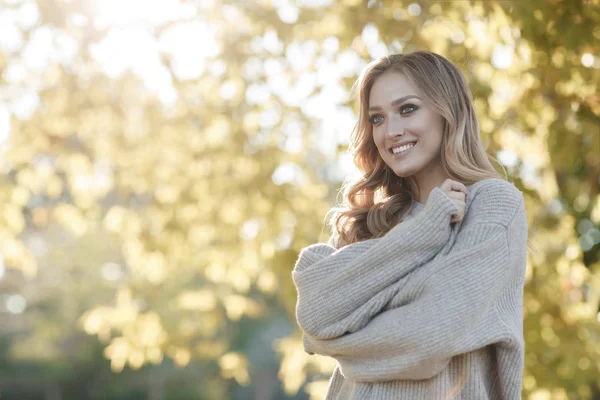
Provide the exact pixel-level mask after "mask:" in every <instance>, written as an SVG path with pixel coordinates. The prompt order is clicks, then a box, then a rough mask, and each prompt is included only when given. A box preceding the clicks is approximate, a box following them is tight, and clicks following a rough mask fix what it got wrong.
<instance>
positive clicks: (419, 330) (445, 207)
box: [292, 179, 528, 400]
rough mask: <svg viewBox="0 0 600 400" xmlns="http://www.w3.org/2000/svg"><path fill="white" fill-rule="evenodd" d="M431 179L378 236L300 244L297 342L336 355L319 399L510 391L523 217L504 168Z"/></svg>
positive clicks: (515, 369)
mask: <svg viewBox="0 0 600 400" xmlns="http://www.w3.org/2000/svg"><path fill="white" fill-rule="evenodd" d="M468 189H469V194H468V196H467V200H466V209H465V217H464V219H463V221H461V222H457V223H450V218H451V215H452V214H453V213H455V212H456V211H457V210H456V208H455V205H454V203H453V202H452V201H451V200H450V199H449V198H448V197H447V196H446V195H445V194H444V192H443V191H442V190H441V189H440V188H438V187H436V188H434V189H433V190H432V191H431V193H430V195H429V198H428V199H427V202H426V204H424V205H423V204H420V203H416V204H415V205H414V207H413V208H412V210H411V212H410V214H409V215H408V216H407V217H406V218H405V219H404V221H403V222H402V223H400V224H398V225H396V226H395V227H394V228H393V229H391V230H390V231H389V232H388V233H387V234H386V235H385V236H383V237H381V238H374V239H369V240H365V241H362V242H358V243H353V244H350V245H348V246H344V247H342V248H340V249H335V248H334V247H332V246H330V245H328V244H323V243H318V244H313V245H310V246H308V247H306V248H304V249H303V250H302V251H301V252H300V255H299V257H298V260H297V262H296V265H295V267H294V270H293V272H292V278H293V280H294V283H295V285H296V288H297V290H298V300H297V305H296V317H297V321H298V325H299V326H300V328H301V329H302V331H303V342H304V348H305V350H306V351H307V352H308V353H309V354H315V353H316V354H322V355H326V356H330V357H333V358H335V359H336V360H337V367H336V368H335V370H334V372H333V375H332V377H331V379H330V381H329V387H328V391H327V396H326V399H328V400H329V399H340V400H352V399H356V400H367V399H369V400H396V399H408V400H413V399H415V400H418V399H432V400H439V399H448V400H450V399H465V400H480V399H511V400H512V399H519V398H520V394H521V379H522V373H523V363H524V344H523V313H522V309H523V284H524V278H525V265H526V249H527V231H528V227H527V218H526V215H525V205H524V201H523V196H522V193H521V192H520V191H519V190H518V189H517V188H516V187H515V186H514V185H512V184H511V183H509V182H506V181H504V180H502V179H485V180H483V181H480V182H477V183H475V184H473V185H470V186H468Z"/></svg>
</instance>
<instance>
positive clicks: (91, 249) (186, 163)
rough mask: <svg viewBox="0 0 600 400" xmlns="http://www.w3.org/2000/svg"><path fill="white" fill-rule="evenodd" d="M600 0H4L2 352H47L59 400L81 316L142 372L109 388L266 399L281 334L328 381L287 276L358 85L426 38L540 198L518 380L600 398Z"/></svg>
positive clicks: (87, 349) (488, 139)
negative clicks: (303, 334)
mask: <svg viewBox="0 0 600 400" xmlns="http://www.w3.org/2000/svg"><path fill="white" fill-rule="evenodd" d="M599 5H600V2H599V1H598V0H579V1H572V2H564V1H562V2H561V1H558V0H557V1H552V0H534V1H530V2H520V3H518V2H503V1H464V2H433V1H432V2H429V1H421V2H410V1H386V2H379V1H368V2H363V1H356V0H345V1H338V2H332V1H328V0H314V1H308V0H306V1H305V0H303V1H297V2H296V3H295V4H293V3H291V2H284V1H256V2H235V1H225V0H222V1H217V0H214V1H200V2H195V1H194V2H192V1H189V2H187V1H181V2H172V3H168V2H152V3H147V4H146V3H145V4H143V5H142V4H141V3H138V2H134V1H133V0H130V1H125V2H122V3H119V2H116V1H108V0H107V1H102V2H100V1H95V2H94V1H88V2H65V1H58V0H46V1H41V0H38V1H37V2H34V1H31V0H10V1H8V0H4V1H1V0H0V38H2V39H0V75H1V78H0V88H2V90H0V98H1V99H2V101H1V102H0V144H2V143H3V141H4V146H3V148H2V153H1V156H0V169H1V170H2V171H3V175H2V177H1V178H0V209H1V210H2V211H1V212H0V254H2V258H1V260H2V263H1V265H2V270H1V271H2V274H0V277H2V275H4V276H3V277H2V278H1V279H0V289H1V290H2V292H3V293H6V295H5V297H4V302H5V311H6V313H5V314H2V316H1V318H2V322H3V323H2V324H0V325H3V326H10V327H11V328H10V329H6V328H3V337H4V338H5V340H6V341H5V342H4V343H5V344H4V345H3V347H1V349H3V350H2V353H0V356H2V357H4V358H5V359H6V360H7V362H8V363H9V365H13V366H14V365H17V364H18V365H24V366H25V365H32V366H35V367H34V369H35V368H38V367H39V366H40V365H49V366H50V367H49V368H50V369H49V370H48V371H52V373H51V374H50V376H51V377H50V378H48V379H47V382H49V383H48V384H47V385H46V386H45V387H42V389H40V390H44V391H45V393H46V394H45V395H46V396H47V398H51V397H49V396H52V394H51V393H54V392H57V391H59V392H60V391H62V392H64V393H66V390H67V387H68V386H69V385H70V384H72V383H66V382H67V381H69V379H68V378H69V377H71V376H73V375H74V374H80V373H81V369H78V368H73V367H72V366H73V365H78V364H77V363H76V362H75V361H74V360H83V359H85V358H86V357H89V360H95V359H94V356H97V354H98V351H97V348H96V346H95V344H94V343H93V342H90V341H89V340H84V339H82V337H81V334H80V332H81V330H83V331H84V332H87V333H88V334H90V335H96V336H97V337H98V340H99V343H101V344H102V346H103V354H104V356H105V357H106V358H108V359H109V360H110V365H111V368H112V371H114V372H121V371H122V372H123V374H126V375H127V376H130V377H133V376H137V377H139V378H136V379H139V380H141V381H142V382H143V384H141V385H140V386H136V385H133V386H132V389H131V390H133V391H135V393H138V394H134V392H131V391H127V390H129V389H124V387H123V386H119V384H118V383H117V384H115V385H114V386H112V388H111V389H110V390H109V391H112V392H111V393H112V394H110V396H112V397H111V398H134V397H135V396H139V397H140V398H143V396H146V393H154V394H152V395H147V396H148V397H147V398H156V399H162V398H169V397H168V396H175V395H174V394H171V395H169V393H182V391H183V390H187V389H183V387H186V388H187V387H189V388H190V393H194V389H193V387H195V386H194V380H196V383H198V381H197V379H198V378H197V377H198V376H200V381H199V383H200V386H201V388H199V389H198V391H199V392H201V393H203V394H204V396H205V397H206V398H219V399H220V398H226V397H234V398H251V397H252V398H260V399H265V398H277V397H278V396H283V394H281V393H280V392H279V390H281V389H279V388H278V383H277V382H273V381H272V380H269V379H270V377H269V373H268V371H269V370H270V368H276V366H274V365H272V361H273V360H272V356H273V354H272V351H273V349H271V346H273V347H274V349H275V350H277V351H278V352H279V353H280V354H281V367H280V373H279V377H280V379H281V381H282V386H283V390H284V391H285V392H286V393H287V394H288V395H289V396H293V395H294V394H295V393H297V392H298V390H299V389H300V388H301V387H302V386H303V385H304V384H305V382H306V385H305V386H304V389H305V390H306V392H308V393H309V394H310V395H311V397H313V398H319V396H320V395H321V394H322V393H323V392H324V390H325V387H326V379H327V377H328V375H329V373H330V372H331V370H332V369H333V366H334V363H333V362H332V360H331V359H325V358H322V357H314V356H313V357H311V356H308V355H307V354H306V353H304V351H303V349H302V346H301V343H300V341H299V336H298V332H297V331H296V332H293V329H294V325H295V323H294V306H295V291H294V288H293V285H292V282H291V279H290V271H291V268H292V267H293V264H294V262H295V259H296V257H297V254H298V251H299V250H300V249H301V248H302V247H304V246H306V245H308V244H310V243H313V242H316V241H324V240H326V239H327V237H328V232H324V230H323V228H322V218H323V216H324V215H325V213H326V211H327V210H328V208H329V207H330V206H331V205H332V204H333V203H334V202H335V201H336V194H337V189H338V188H339V186H340V184H341V183H342V181H343V180H344V179H345V178H346V177H347V176H349V175H351V174H353V173H355V172H354V171H353V170H352V168H351V167H350V166H349V162H348V161H349V157H348V155H347V154H346V152H345V150H346V148H347V143H348V138H349V136H350V131H351V129H352V126H353V124H354V121H355V118H356V116H355V112H356V109H355V104H354V103H353V102H352V101H351V99H348V97H347V95H346V94H347V92H348V89H349V87H350V86H351V85H352V83H353V82H354V80H355V79H356V77H357V74H358V73H359V72H360V70H361V69H362V68H363V67H364V66H365V65H366V63H367V62H368V61H370V60H371V59H372V58H374V57H378V56H380V55H385V54H388V53H390V52H402V51H411V50H416V49H422V48H426V49H431V50H433V51H436V52H439V53H441V54H444V55H445V56H447V57H448V58H450V59H451V60H452V61H454V62H455V63H456V64H457V65H458V66H459V67H460V68H461V69H462V70H463V71H464V73H465V75H466V76H467V79H468V80H469V83H470V86H471V88H472V90H473V93H474V97H475V106H476V109H477V112H478V115H479V118H480V123H481V135H482V138H483V139H484V142H485V143H486V145H487V147H488V151H489V152H490V154H491V155H493V156H494V157H496V158H497V159H498V160H499V161H500V162H501V163H502V165H503V168H505V169H506V170H507V172H508V175H509V178H510V179H511V180H513V181H515V182H516V184H517V185H518V187H519V188H520V189H521V190H523V191H524V193H525V194H526V201H527V209H528V215H529V218H530V221H529V222H530V238H531V240H532V242H533V244H534V246H535V247H536V248H537V251H536V252H534V253H532V254H530V257H529V260H528V261H529V264H528V277H527V279H528V280H527V293H526V299H525V300H526V301H525V307H526V321H525V337H526V340H527V358H526V375H525V379H524V394H525V395H526V396H527V395H529V394H533V393H535V394H537V395H540V396H546V397H542V398H556V399H562V398H583V399H586V398H592V396H594V395H596V396H597V395H598V391H599V389H598V388H599V385H600V382H599V381H598V376H600V374H599V370H600V337H599V335H600V329H599V327H598V322H597V318H598V311H599V310H598V305H599V296H600V272H599V268H600V264H599V260H598V258H599V255H600V246H599V245H598V243H600V230H599V229H598V227H599V225H600V195H599V186H600V181H599V178H598V177H599V175H600V174H599V169H600V151H599V150H600V132H599V126H600V125H599V124H598V119H599V117H600V99H599V97H598V82H599V81H600V79H599V75H600V57H599V56H598V55H599V54H600V45H599V43H600V40H599V39H600V30H599V29H598V26H599V24H598V22H599V20H600V12H599V11H598V10H599V9H600V7H599ZM5 131H6V132H7V133H8V132H10V134H9V135H5V134H4V132H5ZM3 135H5V136H3ZM4 137H6V139H5V140H4V139H3V138H4ZM499 168H500V166H499ZM252 320H256V321H255V322H253V321H252ZM4 322H6V324H5V323H4ZM274 339H278V340H276V341H275V342H273V340H274ZM272 342H273V345H271V343H272ZM260 346H262V347H260ZM265 354H266V355H265ZM94 362H97V363H98V364H94V367H93V368H95V369H94V371H102V368H103V364H102V363H101V362H98V361H97V360H96V361H94ZM21 363H23V364H21ZM45 363H47V364H45ZM90 363H92V361H90ZM89 365H90V366H91V365H92V364H89ZM69 366H71V367H69ZM173 366H175V367H176V368H185V369H184V371H185V372H182V371H180V372H177V370H173V368H174V367H173ZM105 367H106V366H104V368H105ZM126 367H128V368H126ZM28 371H29V370H28ZM36 371H37V372H35V373H34V372H28V373H29V374H32V375H31V376H32V378H34V377H39V376H40V374H41V375H47V374H46V373H45V372H43V371H41V370H36ZM40 371H41V372H40ZM136 371H137V372H136ZM157 371H159V372H158V374H157ZM166 371H170V372H166ZM199 371H201V373H200V372H199ZM265 371H267V372H265ZM187 372H189V373H190V374H191V375H193V376H194V377H193V378H191V381H186V382H189V383H187V384H179V385H178V384H177V383H174V382H177V381H176V380H177V379H178V378H177V377H178V376H180V377H184V376H188V375H187ZM105 373H106V372H97V374H98V375H97V376H103V377H104V378H94V379H99V380H98V381H96V382H104V381H103V380H102V379H108V378H106V375H103V374H105ZM2 374H3V376H8V377H9V378H8V379H13V378H14V379H17V378H16V375H11V374H9V375H7V374H8V372H2ZM52 374H58V375H55V376H53V377H52ZM90 374H91V375H94V374H96V373H90ZM178 374H180V375H178ZM77 376H81V375H77ZM94 376H96V375H94ZM157 376H165V377H166V378H165V381H164V382H162V383H161V381H159V380H157V378H156V377H157ZM18 379H19V381H21V379H25V378H24V377H23V375H20V377H19V378H18ZM111 379H112V378H111ZM182 379H184V380H185V378H182ZM131 380H135V379H133V378H132V379H129V381H131ZM253 380H254V383H255V384H254V385H252V386H251V387H249V388H244V387H243V386H244V385H248V384H250V383H251V381H253ZM256 380H261V382H262V383H264V385H259V384H256ZM92 381H93V379H92V378H90V382H92ZM21 382H27V383H24V384H23V385H19V384H17V385H16V386H15V387H17V389H15V390H25V389H18V388H24V387H30V386H29V383H28V382H29V381H26V380H22V381H21ZM71 382H72V381H71ZM118 382H125V380H118ZM57 385H58V386H57ZM90 385H92V384H90ZM95 385H99V383H96V384H95ZM186 385H189V386H186ZM42 386H43V385H42ZM92 386H93V385H92ZM92 386H90V388H86V389H85V391H84V392H81V393H87V395H88V396H92V395H90V393H96V392H94V389H92V388H91V387H92ZM175 387H180V388H182V389H181V390H180V391H177V392H175V390H176V389H175ZM119 388H120V389H119ZM168 388H170V389H168ZM261 388H262V389H261ZM265 388H267V389H265ZM30 389H31V387H30ZM31 390H35V389H31ZM82 390H83V389H82ZM119 390H121V393H119ZM14 393H19V392H17V391H15V392H14ZM22 393H25V392H22ZM36 393H37V392H36ZM48 393H50V394H48ZM103 393H105V395H106V396H109V395H108V394H106V393H108V392H106V391H105V392H103ZM196 393H197V392H196ZM196 395H197V394H196ZM300 395H301V394H300ZM15 396H16V394H15ZM119 396H121V397H119ZM123 396H125V397H123ZM127 396H129V397H127ZM152 396H154V397H152ZM181 396H184V395H183V394H181ZM190 396H193V395H192V394H190ZM173 398H175V397H173ZM177 398H183V397H177Z"/></svg>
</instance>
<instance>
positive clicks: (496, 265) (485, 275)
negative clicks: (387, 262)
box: [303, 190, 528, 382]
mask: <svg viewBox="0 0 600 400" xmlns="http://www.w3.org/2000/svg"><path fill="white" fill-rule="evenodd" d="M515 192H516V190H515V191H511V192H509V193H508V194H507V198H505V199H498V198H494V201H495V202H497V204H498V207H501V208H503V209H506V210H515V211H514V214H513V215H512V216H510V214H509V215H508V216H509V217H510V218H509V219H507V220H506V221H502V220H494V216H492V217H491V218H492V219H491V220H488V221H484V222H480V221H471V223H470V224H468V225H463V227H462V228H463V229H462V231H461V234H460V235H459V238H457V242H456V243H455V244H454V246H455V247H456V246H458V248H457V250H453V251H452V252H451V253H450V254H449V255H447V256H444V257H440V258H438V259H436V260H434V261H432V262H431V263H430V264H428V265H427V266H424V267H423V268H427V269H428V270H429V271H431V275H430V276H429V278H428V280H427V281H426V282H425V284H424V285H423V289H422V291H421V293H420V294H419V295H418V297H417V298H416V299H415V300H414V301H413V302H411V303H409V304H407V305H405V306H402V307H398V308H395V309H391V310H388V311H385V312H383V313H381V314H379V315H377V316H376V317H374V318H373V319H372V320H371V321H370V322H369V323H368V324H367V325H366V326H365V327H364V328H362V329H361V330H359V331H357V332H355V333H351V334H346V335H344V336H341V337H337V338H333V339H322V338H316V337H314V336H311V335H307V334H305V335H304V336H303V340H304V345H305V349H306V351H308V352H310V353H318V354H323V355H328V356H331V357H334V358H336V359H337V360H338V362H339V364H340V367H341V370H342V372H343V374H344V376H346V377H347V378H349V379H353V380H357V381H370V382H374V381H388V380H397V379H428V378H431V377H432V376H435V375H437V374H438V373H439V372H440V371H441V370H443V369H444V368H445V367H446V365H447V364H448V363H449V361H450V359H451V358H452V357H453V356H455V355H457V354H462V353H467V352H470V351H473V350H476V349H479V348H483V347H485V346H487V345H489V344H492V343H498V342H506V343H511V344H513V345H514V344H515V342H518V341H520V340H522V337H521V336H520V335H521V333H520V332H521V327H522V305H521V306H519V305H520V304H522V288H523V282H524V275H525V264H526V258H525V256H526V244H527V229H528V228H527V219H526V215H525V208H524V203H523V198H522V195H521V194H520V193H518V195H517V194H516V193H515ZM480 195H481V196H480V197H481V198H480V199H476V200H474V201H473V203H475V202H477V201H489V199H486V197H487V196H485V194H483V193H481V194H480ZM478 197H479V196H478ZM497 215H502V214H501V213H500V214H497Z"/></svg>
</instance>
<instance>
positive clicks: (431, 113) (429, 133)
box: [369, 71, 444, 186]
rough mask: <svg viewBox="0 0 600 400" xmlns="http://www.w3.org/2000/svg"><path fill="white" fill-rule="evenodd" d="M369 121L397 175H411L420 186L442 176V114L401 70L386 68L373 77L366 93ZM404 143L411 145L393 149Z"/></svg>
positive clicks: (387, 162) (374, 138) (379, 146)
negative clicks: (394, 150)
mask: <svg viewBox="0 0 600 400" xmlns="http://www.w3.org/2000/svg"><path fill="white" fill-rule="evenodd" d="M369 121H370V122H371V125H372V126H373V140H374V142H375V145H376V146H377V149H378V151H379V155H380V156H381V158H382V159H383V161H384V162H385V163H386V164H387V165H388V166H389V167H390V168H391V169H392V171H394V173H395V174H396V175H397V176H399V177H403V178H406V177H409V176H414V177H415V178H416V180H417V182H419V185H420V186H422V185H423V184H425V185H427V183H426V182H433V181H435V182H437V181H439V180H440V179H442V180H443V176H444V170H443V168H442V163H441V158H440V148H441V144H442V135H443V129H444V121H443V118H442V117H441V115H439V114H438V113H437V112H436V111H435V110H434V109H433V108H432V106H431V105H430V104H429V103H428V102H427V101H426V100H425V97H424V96H423V95H422V92H421V91H420V90H419V88H417V87H416V86H415V85H414V84H413V83H412V82H410V81H409V79H408V78H407V77H406V76H405V75H404V74H402V73H400V72H395V71H388V72H385V73H384V74H382V75H381V76H379V77H378V78H377V79H376V80H375V82H374V83H373V86H372V87H371V92H370V94H369ZM405 143H411V144H414V145H413V147H411V148H410V149H408V150H406V151H403V152H400V153H394V152H393V151H392V148H396V147H398V145H402V144H405Z"/></svg>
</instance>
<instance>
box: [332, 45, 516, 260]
mask: <svg viewBox="0 0 600 400" xmlns="http://www.w3.org/2000/svg"><path fill="white" fill-rule="evenodd" d="M388 71H394V72H400V73H402V74H404V75H405V76H406V77H407V78H408V79H409V80H410V81H411V82H412V83H413V84H414V85H416V86H417V87H418V88H419V89H420V90H421V92H422V94H423V95H424V97H425V100H426V101H427V102H428V103H429V104H431V105H432V106H433V108H434V109H435V110H436V112H437V113H438V114H440V115H441V116H442V118H443V120H444V126H443V136H442V145H441V150H440V153H441V154H440V156H441V162H442V166H443V168H444V171H445V172H446V174H447V175H448V176H449V177H450V179H453V180H456V181H459V182H462V183H463V184H464V185H471V184H473V183H475V182H478V181H480V180H483V179H487V178H501V179H505V180H506V177H502V176H501V175H500V174H499V173H498V172H497V171H496V170H495V169H494V167H493V166H492V164H491V162H490V160H491V159H493V157H491V156H489V155H488V154H487V153H486V150H485V148H484V146H483V145H482V143H481V140H480V136H479V122H478V120H477V116H476V115H475V110H474V108H473V101H472V97H471V92H470V90H469V88H468V86H467V83H466V80H465V78H464V76H463V74H462V73H461V72H460V70H459V69H458V68H457V67H456V66H455V65H454V64H453V63H451V62H450V61H448V60H447V59H446V58H444V57H442V56H440V55H438V54H436V53H432V52H427V51H416V52H412V53H406V54H394V55H389V56H384V57H381V58H379V59H377V60H375V61H373V62H371V63H370V64H369V65H368V66H367V67H366V68H365V70H364V71H363V73H362V74H361V76H360V77H359V78H358V80H357V81H356V83H355V84H354V86H353V88H352V93H353V94H356V92H358V101H359V116H358V122H357V124H356V126H355V127H354V130H353V131H352V135H351V138H350V147H349V151H350V152H351V154H352V155H353V161H354V164H355V166H356V167H357V169H358V170H359V172H360V174H361V175H360V176H359V177H358V178H357V179H355V180H352V181H347V182H346V183H344V185H343V186H342V190H343V194H344V201H343V204H342V205H341V207H333V208H332V209H331V210H330V211H329V212H328V213H327V215H328V216H329V217H328V216H326V217H325V218H326V219H328V227H329V228H330V231H331V232H332V236H331V239H330V243H332V244H333V245H334V246H335V247H336V248H340V247H342V246H345V245H348V244H351V243H355V242H359V241H362V240H367V239H371V238H377V237H381V236H383V235H385V234H386V233H387V232H388V231H389V230H390V229H392V228H393V227H394V226H395V225H396V224H398V223H399V222H401V221H402V220H403V219H404V216H405V215H406V214H407V213H408V211H409V210H410V208H411V206H412V203H413V199H415V198H416V194H417V193H418V190H419V187H418V184H417V182H416V180H415V179H414V177H407V178H401V177H398V176H397V175H396V174H395V173H394V172H393V171H392V170H391V169H390V168H389V167H388V166H387V164H386V163H385V162H384V161H383V159H382V158H381V156H380V155H379V152H378V150H377V147H376V146H375V142H374V141H373V127H372V125H371V123H370V122H369V114H368V108H369V96H370V93H371V88H372V86H373V84H374V82H375V81H376V80H377V78H379V77H380V76H381V75H382V74H384V73H385V72H388ZM494 160H495V159H494ZM498 164H499V163H498ZM499 165H500V164H499ZM500 167H502V166H501V165H500ZM503 170H504V169H503ZM505 172H506V171H505Z"/></svg>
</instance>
